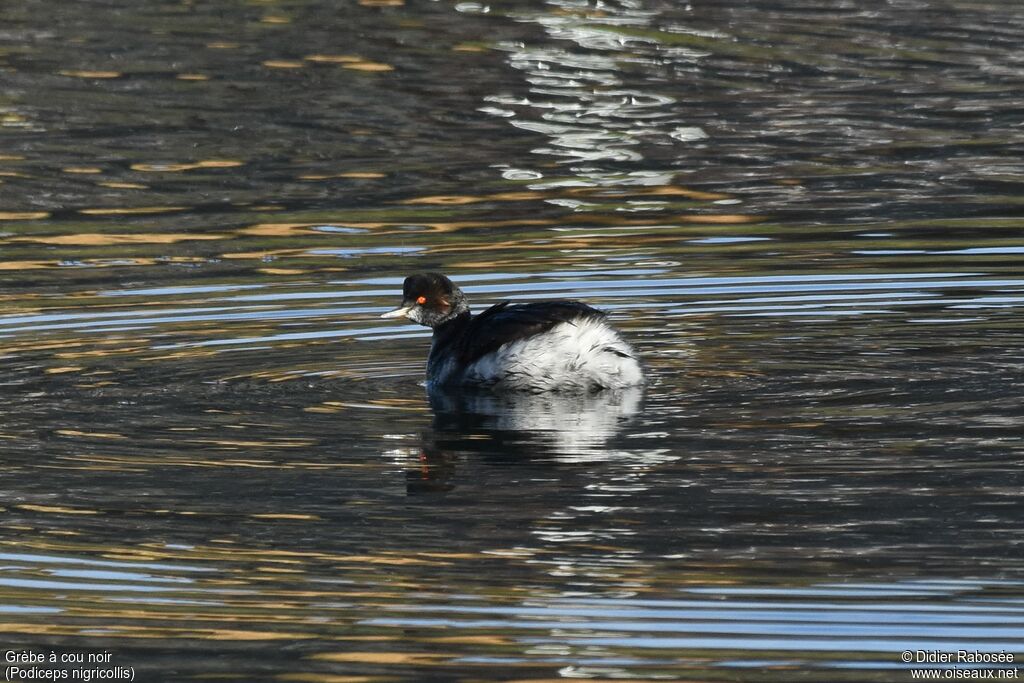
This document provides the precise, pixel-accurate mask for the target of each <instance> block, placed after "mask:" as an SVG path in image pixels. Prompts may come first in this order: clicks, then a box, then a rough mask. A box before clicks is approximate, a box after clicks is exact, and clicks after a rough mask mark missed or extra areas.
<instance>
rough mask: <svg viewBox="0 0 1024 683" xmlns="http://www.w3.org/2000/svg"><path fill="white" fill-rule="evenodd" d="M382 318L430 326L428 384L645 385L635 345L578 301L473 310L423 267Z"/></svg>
mask: <svg viewBox="0 0 1024 683" xmlns="http://www.w3.org/2000/svg"><path fill="white" fill-rule="evenodd" d="M381 317H382V318H401V317H404V318H408V319H409V320H412V321H414V322H417V323H419V324H421V325H426V326H427V327H430V328H433V330H434V340H433V343H432V345H431V347H430V356H429V358H428V360H427V385H428V387H439V386H459V385H466V386H485V387H492V388H494V389H498V390H510V391H534V392H540V391H566V392H583V391H600V390H602V389H621V388H623V387H632V386H638V385H641V384H643V383H644V376H643V372H642V371H641V369H640V363H638V362H637V359H636V354H635V353H634V352H633V349H632V348H631V347H630V346H629V344H627V343H626V342H625V341H624V340H623V339H622V337H620V336H619V333H618V332H616V331H615V329H613V328H612V327H611V326H609V324H608V322H607V321H606V320H605V314H604V313H602V312H601V311H598V310H596V309H594V308H591V307H590V306H587V305H586V304H583V303H580V302H579V301H544V302H538V303H531V304H509V302H507V301H503V302H502V303H500V304H496V305H494V306H491V307H490V308H488V309H487V310H486V311H484V312H483V313H481V314H480V315H477V316H474V315H472V314H471V313H470V312H469V305H468V304H467V303H466V297H465V295H464V294H463V293H462V290H461V289H459V288H458V287H456V286H455V284H454V283H453V282H452V281H451V280H449V279H448V278H447V277H445V276H444V275H441V274H440V273H420V274H417V275H410V276H409V277H407V278H406V279H405V283H404V285H403V286H402V305H401V306H400V307H398V308H396V309H395V310H393V311H390V312H388V313H385V314H384V315H383V316H381Z"/></svg>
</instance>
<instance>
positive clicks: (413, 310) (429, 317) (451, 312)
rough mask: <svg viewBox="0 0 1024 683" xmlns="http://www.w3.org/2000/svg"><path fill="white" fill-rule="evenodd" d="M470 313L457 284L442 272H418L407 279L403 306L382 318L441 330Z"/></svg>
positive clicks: (403, 289)
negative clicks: (410, 321) (449, 322)
mask: <svg viewBox="0 0 1024 683" xmlns="http://www.w3.org/2000/svg"><path fill="white" fill-rule="evenodd" d="M467 311H469V305H468V304H467V303H466V297H465V295H464V294H463V293H462V290H461V289H459V288H458V287H456V286H455V283H454V282H452V281H451V280H449V279H448V278H446V277H445V276H444V275H441V274H440V273H417V274H416V275H410V276H409V277H407V278H405V283H404V284H403V285H402V305H401V306H399V307H398V308H396V309H395V310H393V311H388V312H387V313H385V314H384V315H382V316H381V317H382V318H408V319H409V320H412V321H413V322H416V323H419V324H420V325H426V326H427V327H437V326H438V325H443V324H444V323H446V322H448V321H449V320H451V319H452V318H455V317H457V316H459V315H461V314H462V313H466V312H467Z"/></svg>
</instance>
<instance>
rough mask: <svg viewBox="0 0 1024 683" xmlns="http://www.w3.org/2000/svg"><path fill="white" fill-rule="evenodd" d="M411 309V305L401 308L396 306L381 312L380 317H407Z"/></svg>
mask: <svg viewBox="0 0 1024 683" xmlns="http://www.w3.org/2000/svg"><path fill="white" fill-rule="evenodd" d="M411 310H412V306H402V307H401V308H396V309H395V310H393V311H388V312H387V313H385V314H383V315H382V316H381V317H382V318H408V317H409V311H411Z"/></svg>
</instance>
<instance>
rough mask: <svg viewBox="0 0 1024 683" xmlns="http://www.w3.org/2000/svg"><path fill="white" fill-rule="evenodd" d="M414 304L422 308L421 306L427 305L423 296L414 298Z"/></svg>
mask: <svg viewBox="0 0 1024 683" xmlns="http://www.w3.org/2000/svg"><path fill="white" fill-rule="evenodd" d="M416 303H418V304H419V305H421V306H422V305H423V304H425V303H427V297H425V296H418V297H416Z"/></svg>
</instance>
